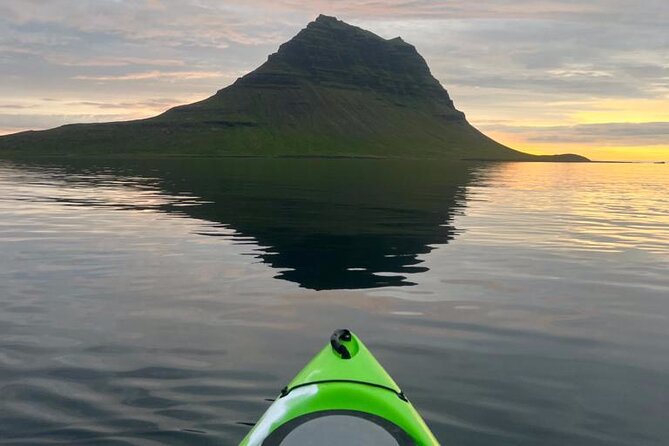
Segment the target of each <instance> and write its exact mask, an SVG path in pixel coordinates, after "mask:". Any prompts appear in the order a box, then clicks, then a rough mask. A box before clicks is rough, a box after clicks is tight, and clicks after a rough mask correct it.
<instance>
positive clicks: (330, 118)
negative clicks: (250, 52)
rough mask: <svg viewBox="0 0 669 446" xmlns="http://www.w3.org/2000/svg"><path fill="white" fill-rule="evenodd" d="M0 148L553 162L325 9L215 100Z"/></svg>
mask: <svg viewBox="0 0 669 446" xmlns="http://www.w3.org/2000/svg"><path fill="white" fill-rule="evenodd" d="M0 154H4V155H130V154H147V155H150V154H159V155H213V156H347V157H399V158H451V159H494V160H528V161H531V160H543V159H546V157H535V156H532V155H528V154H525V153H522V152H518V151H515V150H512V149H510V148H508V147H506V146H503V145H501V144H499V143H497V142H495V141H493V140H492V139H490V138H488V137H486V136H485V135H483V134H482V133H481V132H479V131H478V130H476V129H475V128H474V127H473V126H471V125H470V124H469V123H468V122H467V120H466V119H465V116H464V114H463V113H462V112H460V111H458V110H456V108H455V107H454V105H453V102H452V101H451V99H450V97H449V95H448V92H447V91H446V90H445V89H444V88H443V87H442V86H441V84H440V83H439V82H438V81H437V80H436V79H435V78H434V77H433V76H432V75H431V73H430V70H429V68H428V66H427V64H426V63H425V60H424V59H423V58H422V57H421V56H420V55H419V54H418V52H417V51H416V49H415V48H414V47H413V46H412V45H410V44H408V43H406V42H404V41H403V40H401V39H400V38H396V39H391V40H385V39H383V38H381V37H379V36H377V35H375V34H372V33H370V32H368V31H365V30H362V29H360V28H357V27H354V26H351V25H348V24H346V23H344V22H341V21H339V20H337V19H335V18H332V17H326V16H319V17H318V19H316V20H315V21H314V22H311V23H310V24H309V25H308V26H307V27H306V28H305V29H303V30H302V31H300V33H298V34H297V35H296V36H295V37H294V38H293V39H291V40H290V41H288V42H286V43H284V44H283V45H281V47H280V48H279V50H278V52H277V53H275V54H272V55H271V56H269V58H268V60H267V62H266V63H264V64H263V65H262V66H260V67H259V68H258V69H256V70H255V71H253V72H251V73H249V74H247V75H246V76H244V77H242V78H240V79H238V80H237V81H236V82H235V83H234V84H232V85H230V86H228V87H226V88H224V89H222V90H220V91H218V92H217V93H216V94H215V95H214V96H212V97H210V98H208V99H205V100H203V101H200V102H197V103H194V104H189V105H184V106H180V107H175V108H173V109H170V110H168V111H167V112H165V113H163V114H162V115H159V116H156V117H154V118H149V119H143V120H137V121H128V122H114V123H104V124H74V125H66V126H62V127H58V128H55V129H51V130H45V131H30V132H22V133H17V134H14V135H8V136H4V137H2V138H0ZM548 159H551V158H550V157H549V158H548ZM555 159H556V160H565V161H571V160H584V159H583V158H581V157H577V156H572V155H569V156H563V157H562V158H555Z"/></svg>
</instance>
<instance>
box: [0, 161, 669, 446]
mask: <svg viewBox="0 0 669 446" xmlns="http://www.w3.org/2000/svg"><path fill="white" fill-rule="evenodd" d="M668 318H669V166H666V165H622V164H620V165H616V164H592V165H584V164H577V165H572V164H543V163H542V164H528V163H525V164H522V163H518V164H517V163H500V164H488V165H481V164H478V165H477V164H451V165H448V164H440V163H434V162H431V163H421V162H390V161H371V160H368V161H362V160H360V161H353V160H287V159H286V160H273V161H268V160H264V161H263V160H244V159H236V160H208V159H202V160H162V161H156V160H133V161H90V160H89V161H77V162H75V161H71V162H67V163H65V162H63V161H58V162H55V161H54V162H46V161H42V162H39V163H37V162H30V163H27V162H7V161H2V162H0V444H3V445H10V444H43V443H48V444H77V445H80V444H96V445H105V444H110V445H111V444H114V445H121V444H136V445H155V444H198V445H201V444H236V443H237V442H238V441H239V440H240V439H241V438H242V437H243V436H244V434H245V433H246V432H247V430H248V423H252V422H254V421H255V420H256V419H257V418H258V417H259V416H260V414H261V413H262V412H263V411H264V410H265V409H266V408H267V407H268V405H269V404H270V402H269V401H268V399H271V398H273V397H274V396H275V395H276V394H277V392H278V390H279V389H280V388H281V387H282V386H283V385H284V384H285V383H286V382H287V381H288V380H289V379H290V378H292V376H293V375H294V374H295V373H296V372H297V371H298V369H299V368H301V367H302V365H303V364H304V363H305V362H306V361H307V360H308V359H309V358H310V357H311V356H312V355H313V354H314V353H315V352H316V351H317V350H318V349H319V348H321V347H322V345H324V343H325V342H326V341H327V339H328V336H329V334H330V332H331V331H332V330H333V329H335V328H341V327H349V328H351V329H353V330H355V331H356V332H358V334H359V335H360V336H361V337H362V338H363V339H364V340H365V341H366V343H367V344H368V346H369V347H370V348H371V349H372V351H373V352H375V354H376V356H377V357H378V358H379V359H380V361H381V362H382V363H383V364H384V365H385V366H386V368H387V369H388V371H389V372H390V373H391V375H393V376H394V377H395V378H396V380H397V381H398V382H399V383H400V385H401V386H402V387H403V388H404V390H405V392H406V393H407V395H408V396H409V397H410V398H411V399H412V400H413V402H414V404H415V405H416V406H417V407H418V409H419V410H420V411H421V413H422V414H423V415H424V417H425V418H426V420H427V422H428V424H429V425H430V426H431V427H432V429H433V430H434V432H435V434H436V435H437V437H438V438H440V440H441V441H442V443H444V444H445V445H470V446H471V445H493V444H495V445H498V444H504V445H588V446H593V445H625V446H629V445H666V444H669V423H667V414H668V413H669V320H668Z"/></svg>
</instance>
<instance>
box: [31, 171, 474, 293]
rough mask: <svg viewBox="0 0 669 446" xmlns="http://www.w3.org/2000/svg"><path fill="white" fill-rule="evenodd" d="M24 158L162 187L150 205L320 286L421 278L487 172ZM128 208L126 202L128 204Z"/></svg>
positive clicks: (91, 180)
mask: <svg viewBox="0 0 669 446" xmlns="http://www.w3.org/2000/svg"><path fill="white" fill-rule="evenodd" d="M22 164H23V165H22V166H21V167H24V168H26V167H28V168H31V169H35V168H37V169H44V170H45V171H49V172H50V175H54V173H53V172H54V170H53V169H56V171H57V172H58V173H57V174H55V175H57V176H60V177H61V179H62V180H64V181H68V182H71V181H76V182H77V183H83V184H87V185H90V186H92V187H93V186H99V185H100V184H101V183H105V182H108V181H110V178H111V179H113V181H114V183H115V184H119V183H120V184H125V185H127V186H128V187H140V188H151V189H153V188H155V189H158V190H159V191H160V193H161V194H162V195H164V196H168V197H170V199H167V200H164V201H162V202H161V203H160V204H159V205H155V206H151V208H152V209H156V210H159V211H160V212H166V213H178V214H181V215H187V216H189V217H192V218H195V219H200V220H205V221H209V222H214V223H217V224H221V225H223V226H225V227H228V228H231V229H233V230H234V231H235V232H236V234H235V236H234V239H235V240H238V241H239V242H240V243H241V242H244V243H249V239H251V241H252V242H253V244H254V245H257V246H256V247H255V249H254V250H253V252H252V253H253V255H255V256H257V257H258V258H259V259H261V260H262V261H263V262H264V263H266V264H267V265H269V266H270V267H272V268H274V269H276V270H277V271H278V273H277V275H276V277H277V278H279V279H284V280H289V281H291V282H295V283H298V284H299V285H300V286H302V287H305V288H310V289H315V290H325V289H360V288H375V287H386V286H408V285H414V284H415V283H414V282H413V281H412V280H410V276H411V275H412V274H413V273H420V272H423V271H426V270H427V268H425V267H424V266H422V265H421V264H422V260H421V259H420V258H419V256H421V255H423V254H427V253H429V252H430V251H431V250H432V249H434V245H439V244H445V243H448V242H449V240H451V239H453V237H454V236H455V235H456V234H457V231H456V229H455V228H454V227H453V226H452V220H453V216H454V215H455V214H456V213H457V212H459V211H460V210H461V209H462V208H463V207H464V206H465V188H466V186H467V185H468V184H470V183H472V182H473V181H476V180H477V178H478V177H479V176H480V175H479V174H480V166H477V165H475V164H466V163H450V164H448V163H444V162H432V161H405V160H404V161H399V160H349V159H346V160H344V159H329V160H328V159H239V158H238V159H160V160H147V159H141V160H139V159H135V160H104V161H100V160H97V161H93V160H73V161H69V160H68V161H67V162H64V161H58V162H53V163H48V164H46V163H43V162H40V164H39V165H36V164H35V163H33V162H31V163H30V164H29V165H25V164H24V163H22ZM47 168H53V169H51V170H48V169H47ZM78 204H83V205H91V206H95V205H105V203H104V201H102V202H101V201H100V200H97V201H90V202H81V201H80V202H79V203H78ZM128 207H131V206H129V203H127V202H126V203H125V204H124V207H123V208H124V209H125V208H128ZM136 207H137V208H143V206H142V204H141V203H136ZM203 234H204V235H211V236H223V237H231V236H230V234H229V233H221V232H215V231H212V232H203ZM222 249H223V248H222Z"/></svg>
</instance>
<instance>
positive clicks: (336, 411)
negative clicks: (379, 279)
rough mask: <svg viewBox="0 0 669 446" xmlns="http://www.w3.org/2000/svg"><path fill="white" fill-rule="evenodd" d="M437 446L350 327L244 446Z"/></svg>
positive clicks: (309, 366)
mask: <svg viewBox="0 0 669 446" xmlns="http://www.w3.org/2000/svg"><path fill="white" fill-rule="evenodd" d="M316 444H317V445H318V446H329V445H378V446H386V445H388V446H409V445H412V446H413V445H416V446H431V445H438V444H439V443H438V442H437V440H436V438H435V437H434V435H433V434H432V432H430V429H429V428H428V427H427V425H426V424H425V422H424V421H423V419H422V418H421V417H420V415H419V414H418V412H417V411H416V409H415V408H414V407H413V406H412V405H411V403H410V402H409V400H408V399H407V398H406V396H404V393H402V391H401V390H400V388H399V386H398V385H397V384H396V383H395V381H393V379H392V378H391V377H390V375H388V373H387V372H386V371H385V370H384V369H383V367H381V365H380V364H379V363H378V361H377V360H376V358H374V356H373V355H372V354H371V353H370V351H369V350H367V347H365V345H364V344H363V343H362V341H360V339H358V337H356V336H355V335H354V334H353V333H351V332H350V331H349V330H336V331H335V332H334V333H333V334H332V336H331V338H330V345H327V346H326V347H325V348H324V349H323V350H321V352H320V353H318V354H317V355H316V356H315V357H314V358H313V359H312V360H311V361H310V362H309V364H307V365H306V367H304V369H302V371H300V372H299V373H298V374H297V376H296V377H295V378H294V379H293V380H292V381H291V382H290V383H289V384H288V385H287V386H286V387H284V388H283V390H282V391H281V394H280V395H279V397H278V398H277V399H276V401H275V402H274V403H273V404H272V405H271V406H270V407H269V409H267V412H265V414H264V415H263V416H262V417H261V418H260V420H259V421H258V423H256V425H255V427H254V428H253V429H252V430H251V431H250V432H249V433H248V435H247V436H246V438H244V440H242V442H241V444H240V446H279V445H280V446H302V445H304V446H306V445H316Z"/></svg>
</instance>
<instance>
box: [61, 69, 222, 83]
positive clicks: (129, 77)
mask: <svg viewBox="0 0 669 446" xmlns="http://www.w3.org/2000/svg"><path fill="white" fill-rule="evenodd" d="M225 75H226V73H222V72H220V71H157V70H154V71H145V72H142V73H130V74H122V75H117V76H87V75H78V76H74V77H73V79H76V80H85V81H139V80H148V79H170V80H173V79H177V80H182V79H210V78H220V77H222V76H225Z"/></svg>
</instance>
